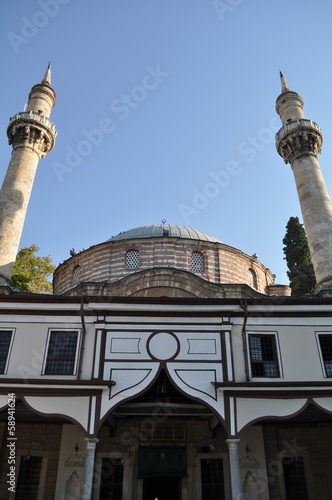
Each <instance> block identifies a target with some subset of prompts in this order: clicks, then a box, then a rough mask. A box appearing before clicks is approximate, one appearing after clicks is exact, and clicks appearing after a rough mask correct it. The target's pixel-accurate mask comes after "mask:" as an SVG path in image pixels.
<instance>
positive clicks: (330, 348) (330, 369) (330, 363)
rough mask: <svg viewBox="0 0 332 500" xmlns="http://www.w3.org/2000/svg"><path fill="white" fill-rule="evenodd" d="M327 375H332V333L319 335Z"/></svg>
mask: <svg viewBox="0 0 332 500" xmlns="http://www.w3.org/2000/svg"><path fill="white" fill-rule="evenodd" d="M318 339H319V345H320V351H321V355H322V360H323V364H324V369H325V376H326V377H332V335H326V334H325V335H318Z"/></svg>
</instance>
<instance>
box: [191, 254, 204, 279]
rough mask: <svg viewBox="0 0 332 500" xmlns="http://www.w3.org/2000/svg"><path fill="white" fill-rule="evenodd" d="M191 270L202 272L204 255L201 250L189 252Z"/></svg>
mask: <svg viewBox="0 0 332 500" xmlns="http://www.w3.org/2000/svg"><path fill="white" fill-rule="evenodd" d="M191 270H192V272H193V273H199V274H202V273H204V255H203V254H202V253H201V252H193V253H192V254H191Z"/></svg>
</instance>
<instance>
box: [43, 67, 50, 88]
mask: <svg viewBox="0 0 332 500" xmlns="http://www.w3.org/2000/svg"><path fill="white" fill-rule="evenodd" d="M42 83H47V84H48V85H51V63H50V62H49V63H48V66H47V70H46V72H45V75H44V78H43V79H42Z"/></svg>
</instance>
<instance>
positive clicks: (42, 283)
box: [12, 244, 55, 293]
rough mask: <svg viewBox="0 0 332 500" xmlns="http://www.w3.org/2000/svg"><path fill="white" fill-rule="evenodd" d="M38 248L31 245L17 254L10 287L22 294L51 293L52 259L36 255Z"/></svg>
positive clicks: (53, 266)
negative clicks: (17, 289)
mask: <svg viewBox="0 0 332 500" xmlns="http://www.w3.org/2000/svg"><path fill="white" fill-rule="evenodd" d="M38 252H39V247H37V245H34V244H32V245H31V246H29V247H24V248H22V249H21V250H20V251H19V253H18V254H17V257H16V261H15V264H14V269H13V274H12V285H13V287H14V288H19V289H20V290H21V291H22V292H32V293H52V283H51V281H50V280H51V278H52V275H53V273H54V270H55V265H54V264H53V261H52V258H51V257H50V256H48V257H40V256H39V255H37V253H38Z"/></svg>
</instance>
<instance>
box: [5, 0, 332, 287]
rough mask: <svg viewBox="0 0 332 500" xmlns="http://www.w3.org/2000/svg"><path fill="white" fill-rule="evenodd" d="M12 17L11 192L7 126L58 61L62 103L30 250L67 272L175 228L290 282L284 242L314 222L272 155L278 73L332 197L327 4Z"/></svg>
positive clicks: (291, 0)
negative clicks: (313, 143) (85, 257)
mask: <svg viewBox="0 0 332 500" xmlns="http://www.w3.org/2000/svg"><path fill="white" fill-rule="evenodd" d="M0 15H1V22H0V25H1V33H0V35H1V45H0V50H1V61H2V67H3V77H2V82H1V106H0V147H1V164H0V170H1V171H0V175H1V178H3V177H4V175H5V171H6V168H7V166H8V162H9V159H10V154H11V148H10V147H9V146H8V143H7V138H6V128H7V125H8V121H9V117H10V116H12V115H13V114H14V113H16V112H19V111H23V108H24V105H25V103H26V101H27V96H28V93H29V90H30V88H31V87H32V86H33V85H34V84H35V83H38V82H39V81H40V80H41V78H42V76H43V74H44V72H45V69H46V66H47V64H48V61H49V60H51V61H52V86H53V88H54V90H55V92H56V94H57V102H56V106H55V108H54V110H53V113H52V116H51V118H52V120H53V122H54V123H55V125H56V128H57V130H58V136H57V140H56V146H55V148H54V149H53V150H52V151H51V152H50V153H49V154H48V156H47V157H46V159H44V160H41V161H40V163H39V167H38V171H37V176H36V180H35V184H34V188H33V191H32V195H31V199H30V204H29V208H28V214H27V218H26V223H25V227H24V232H23V235H22V239H21V247H22V246H29V245H30V244H31V243H35V244H37V245H38V246H39V247H40V254H41V255H51V256H52V257H53V260H54V262H55V264H56V265H57V264H59V263H60V262H62V261H63V260H65V259H67V258H69V250H70V249H71V248H74V249H75V250H76V251H80V250H82V249H83V248H84V249H87V248H89V247H90V246H92V245H94V244H97V243H101V242H103V241H105V240H107V239H108V238H110V237H111V236H112V235H115V234H118V233H119V232H121V231H125V230H127V229H130V228H133V227H137V226H140V225H145V224H154V223H160V222H161V221H162V219H166V221H167V222H168V223H173V224H182V225H188V226H191V227H194V228H196V229H200V230H202V231H205V232H207V233H210V234H212V235H213V236H215V237H218V238H219V239H220V240H221V241H223V242H224V243H226V244H228V245H231V246H234V247H236V248H239V249H241V250H242V251H244V252H245V253H248V254H250V255H251V254H253V253H257V254H258V256H259V260H260V261H261V262H262V263H263V264H264V265H266V266H267V267H269V268H270V269H271V271H272V272H273V273H275V274H276V281H277V282H278V283H288V279H287V276H286V270H287V268H286V263H285V261H284V258H283V257H284V254H283V250H282V247H283V244H282V239H283V237H284V234H285V226H286V224H287V222H288V219H289V217H291V216H298V217H299V218H300V220H301V221H302V216H301V212H300V207H299V202H298V198H297V193H296V189H295V182H294V179H293V175H292V171H291V168H290V166H289V165H285V164H284V162H283V160H282V159H281V158H280V157H279V156H278V154H277V152H276V150H275V144H274V134H275V132H276V131H277V129H279V128H280V126H281V124H280V121H279V118H278V117H277V115H276V114H275V110H274V106H275V100H276V98H277V96H278V95H279V93H280V82H279V69H281V70H282V71H283V73H284V75H285V76H286V79H287V82H288V84H289V86H290V87H291V88H292V89H293V90H295V91H297V92H298V93H299V94H300V95H301V96H302V98H303V99H304V103H305V108H304V109H305V115H306V117H307V118H310V119H312V120H314V121H315V122H317V123H318V124H319V125H320V127H321V128H322V131H323V134H324V144H323V153H322V155H321V156H320V164H321V168H322V171H323V175H324V178H325V181H326V184H327V187H328V190H329V192H330V193H331V192H332V169H331V156H332V113H331V107H332V104H331V103H332V99H331V88H332V74H331V64H330V59H331V58H330V55H331V48H332V43H331V41H332V31H331V18H332V3H331V2H330V1H329V0H317V1H316V2H312V1H309V0H279V1H272V0H271V1H269V2H267V1H266V0H224V1H222V0H220V1H219V2H218V1H213V0H141V1H138V0H121V1H120V0H94V1H93V2H92V1H83V0H81V1H78V0H38V1H32V0H31V1H29V2H27V1H26V0H25V1H24V0H12V1H11V2H8V1H7V2H1V6H0Z"/></svg>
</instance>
